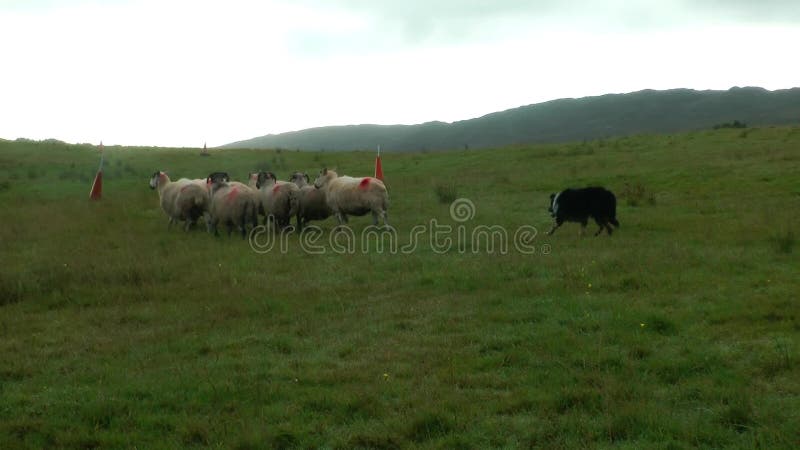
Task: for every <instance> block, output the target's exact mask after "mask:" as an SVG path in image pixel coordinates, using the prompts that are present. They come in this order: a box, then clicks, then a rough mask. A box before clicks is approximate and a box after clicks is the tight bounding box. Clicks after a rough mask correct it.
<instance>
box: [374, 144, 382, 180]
mask: <svg viewBox="0 0 800 450" xmlns="http://www.w3.org/2000/svg"><path fill="white" fill-rule="evenodd" d="M375 178H377V179H379V180H381V181H383V166H382V165H381V146H380V145H378V156H376V157H375Z"/></svg>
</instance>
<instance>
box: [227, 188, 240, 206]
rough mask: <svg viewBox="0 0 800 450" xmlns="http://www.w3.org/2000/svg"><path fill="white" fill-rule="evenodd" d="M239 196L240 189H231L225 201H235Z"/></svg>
mask: <svg viewBox="0 0 800 450" xmlns="http://www.w3.org/2000/svg"><path fill="white" fill-rule="evenodd" d="M238 196H239V189H237V188H233V189H231V191H230V192H228V195H227V196H226V198H225V202H226V203H233V201H234V200H236V197H238Z"/></svg>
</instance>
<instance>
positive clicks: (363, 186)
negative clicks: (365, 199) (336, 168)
mask: <svg viewBox="0 0 800 450" xmlns="http://www.w3.org/2000/svg"><path fill="white" fill-rule="evenodd" d="M367 186H369V178H362V179H361V183H358V188H359V189H366V188H367Z"/></svg>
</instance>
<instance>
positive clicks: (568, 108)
mask: <svg viewBox="0 0 800 450" xmlns="http://www.w3.org/2000/svg"><path fill="white" fill-rule="evenodd" d="M735 120H738V121H740V122H744V123H746V124H747V125H751V126H752V125H782V124H792V123H800V88H792V89H784V90H777V91H768V90H766V89H762V88H757V87H745V88H738V87H735V88H732V89H729V90H727V91H710V90H709V91H695V90H691V89H671V90H666V91H654V90H644V91H639V92H632V93H629V94H609V95H602V96H598V97H584V98H579V99H571V98H570V99H560V100H553V101H549V102H545V103H537V104H534V105H528V106H522V107H519V108H515V109H509V110H506V111H502V112H496V113H492V114H488V115H486V116H483V117H479V118H476V119H470V120H462V121H458V122H453V123H444V122H428V123H424V124H420V125H348V126H331V127H321V128H310V129H307V130H301V131H293V132H290V133H282V134H270V135H266V136H261V137H257V138H253V139H248V140H244V141H239V142H234V143H231V144H227V145H224V146H222V147H223V148H225V147H227V148H287V149H302V150H358V149H374V148H375V147H376V146H377V145H381V147H382V148H384V149H386V150H394V151H413V150H440V149H452V148H465V146H467V147H468V148H486V147H498V146H503V145H509V144H526V143H544V142H565V141H580V140H584V139H597V138H604V137H611V136H624V135H630V134H640V133H671V132H678V131H690V130H696V129H702V128H711V127H712V126H714V125H717V124H722V123H730V122H733V121H735Z"/></svg>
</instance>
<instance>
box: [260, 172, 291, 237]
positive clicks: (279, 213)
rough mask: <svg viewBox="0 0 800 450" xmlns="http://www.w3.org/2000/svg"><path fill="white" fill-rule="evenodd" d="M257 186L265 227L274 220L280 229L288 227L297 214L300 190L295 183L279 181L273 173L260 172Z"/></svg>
mask: <svg viewBox="0 0 800 450" xmlns="http://www.w3.org/2000/svg"><path fill="white" fill-rule="evenodd" d="M256 186H257V187H258V190H259V194H260V195H259V197H260V200H261V208H262V210H263V213H264V225H266V224H267V222H268V221H269V220H273V221H274V222H275V224H276V225H277V227H278V228H284V227H286V226H288V225H289V221H290V220H291V218H292V216H295V215H296V214H297V202H298V194H299V191H300V188H298V187H297V185H296V184H294V183H289V182H287V181H278V179H277V178H276V177H275V174H274V173H272V172H259V173H258V180H257V182H256Z"/></svg>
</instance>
